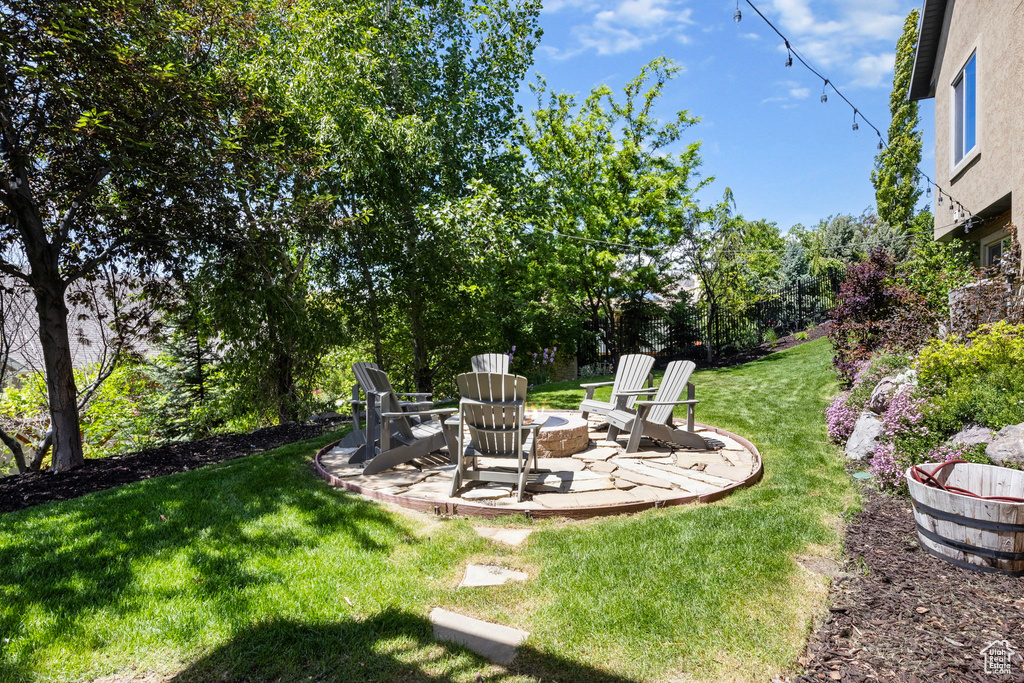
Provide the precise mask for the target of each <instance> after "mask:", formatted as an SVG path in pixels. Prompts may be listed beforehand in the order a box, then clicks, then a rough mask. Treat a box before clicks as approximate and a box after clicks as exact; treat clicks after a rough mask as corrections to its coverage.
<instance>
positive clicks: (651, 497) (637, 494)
mask: <svg viewBox="0 0 1024 683" xmlns="http://www.w3.org/2000/svg"><path fill="white" fill-rule="evenodd" d="M686 493H687V492H686V491H679V490H675V491H669V490H667V489H660V488H656V487H654V486H637V487H636V488H635V489H632V490H630V492H629V495H631V496H633V497H634V498H636V499H638V500H643V501H651V502H653V501H656V500H671V499H673V498H682V497H683V496H685V495H686Z"/></svg>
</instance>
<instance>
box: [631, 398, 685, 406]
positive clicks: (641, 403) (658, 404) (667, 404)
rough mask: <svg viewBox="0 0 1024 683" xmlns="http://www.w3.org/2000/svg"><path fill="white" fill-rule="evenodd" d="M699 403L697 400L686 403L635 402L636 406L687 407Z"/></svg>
mask: <svg viewBox="0 0 1024 683" xmlns="http://www.w3.org/2000/svg"><path fill="white" fill-rule="evenodd" d="M698 403H700V400H698V399H689V400H687V401H637V402H636V404H637V405H638V406H687V405H697V404H698Z"/></svg>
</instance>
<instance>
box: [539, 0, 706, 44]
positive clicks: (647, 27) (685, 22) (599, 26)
mask: <svg viewBox="0 0 1024 683" xmlns="http://www.w3.org/2000/svg"><path fill="white" fill-rule="evenodd" d="M552 2H553V4H554V5H555V9H552V10H550V11H557V10H558V9H561V8H562V7H565V6H569V3H574V4H573V6H575V7H585V9H586V11H587V13H593V14H592V16H591V17H589V20H588V21H587V22H586V23H581V24H578V25H576V26H574V27H573V28H572V35H573V37H574V38H575V39H576V42H577V46H576V47H574V48H567V49H565V50H561V51H560V52H559V55H560V56H559V58H565V57H566V56H573V55H576V54H579V53H580V52H583V51H593V52H596V53H597V54H599V55H617V54H622V53H623V52H631V51H633V50H639V49H640V48H642V47H643V46H644V45H647V44H649V43H653V42H655V41H657V40H660V39H662V38H665V37H668V36H671V37H673V38H675V40H677V41H678V42H680V43H683V44H686V43H688V42H689V41H690V38H689V36H688V35H687V34H686V33H685V29H687V28H688V27H689V26H691V25H692V24H693V23H694V22H693V19H692V18H691V16H692V14H693V10H692V9H690V8H686V7H679V6H678V5H679V3H678V2H677V1H676V0H618V1H617V2H616V3H615V5H614V6H613V7H612V8H611V9H602V10H600V11H595V9H596V8H595V7H593V6H591V5H587V6H585V5H584V4H583V0H552ZM545 9H548V8H545Z"/></svg>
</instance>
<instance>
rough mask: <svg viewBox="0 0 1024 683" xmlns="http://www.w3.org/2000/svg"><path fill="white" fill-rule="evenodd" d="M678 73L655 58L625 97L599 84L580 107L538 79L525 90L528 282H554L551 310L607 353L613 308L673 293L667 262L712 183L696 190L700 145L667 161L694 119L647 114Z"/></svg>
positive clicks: (614, 346) (613, 342)
mask: <svg viewBox="0 0 1024 683" xmlns="http://www.w3.org/2000/svg"><path fill="white" fill-rule="evenodd" d="M678 71H679V69H678V67H676V66H675V65H674V64H673V63H672V62H671V61H670V60H668V59H665V58H660V59H656V60H654V61H653V62H651V63H649V64H647V65H646V66H644V67H643V69H642V70H641V72H640V74H639V75H638V76H637V77H636V78H634V79H632V80H631V81H629V83H628V84H627V85H626V87H625V89H624V92H623V95H624V97H623V98H621V99H619V98H616V97H615V95H614V93H613V92H612V90H611V89H610V88H608V87H607V86H604V85H602V86H599V87H597V88H594V89H593V90H592V91H591V93H590V95H589V96H588V97H587V98H586V99H585V100H584V101H583V102H582V103H579V104H578V103H577V100H576V97H575V96H573V95H569V94H565V93H552V92H550V91H548V89H547V86H546V84H545V83H544V81H543V80H539V81H538V82H537V83H535V84H533V85H532V88H533V91H534V92H535V93H536V95H537V104H538V108H537V110H536V111H534V112H533V114H532V119H531V120H530V121H525V122H523V124H522V129H521V131H520V136H519V141H520V144H521V145H522V147H523V149H524V150H525V152H526V154H527V155H528V160H529V163H530V164H531V166H532V168H533V169H534V170H535V172H536V178H537V180H536V183H535V185H534V186H533V187H532V191H533V192H534V196H533V197H532V205H533V207H534V210H535V211H534V213H532V214H531V215H529V216H528V219H529V220H530V222H531V224H532V225H533V226H535V231H536V232H535V235H536V241H535V242H534V244H535V245H536V250H535V252H534V255H535V262H534V263H535V266H536V270H535V277H537V278H539V279H541V280H542V281H545V282H548V283H551V285H552V286H553V287H554V292H553V295H554V297H555V299H556V302H557V305H558V306H559V307H561V308H562V309H563V310H567V311H571V312H573V313H574V314H575V315H576V316H578V317H582V318H583V319H586V320H588V321H589V322H590V325H591V329H592V330H594V331H595V332H596V333H597V334H599V335H600V337H601V339H602V340H603V342H604V344H605V345H606V346H607V347H608V348H609V349H610V350H611V351H612V352H613V353H616V352H618V351H619V349H618V340H617V339H616V337H615V335H614V334H613V328H612V321H613V320H614V318H615V311H616V308H617V307H618V306H620V305H621V304H622V303H624V302H626V301H633V302H637V301H642V300H643V299H644V298H645V297H646V296H647V295H649V294H659V295H664V294H670V291H671V286H672V285H673V284H674V281H675V280H676V279H677V275H675V276H674V275H673V274H672V271H671V270H670V269H669V268H666V259H667V258H668V257H669V256H670V252H671V250H672V249H673V248H674V247H677V246H678V245H680V244H681V242H682V240H683V238H684V236H685V234H686V230H687V225H688V224H689V223H690V222H691V219H692V215H693V214H694V212H695V211H696V210H697V205H696V202H695V201H694V198H693V196H694V193H695V192H696V191H697V190H699V189H700V188H702V187H704V185H705V184H707V183H708V182H710V179H704V180H700V181H697V182H693V176H694V172H695V170H696V168H697V167H698V166H699V164H700V156H699V149H700V143H699V142H693V143H689V144H687V145H686V146H685V147H684V149H683V151H682V152H680V153H679V154H675V155H673V154H669V153H666V149H667V148H669V147H670V146H672V145H674V144H675V143H677V142H678V141H679V140H680V139H681V137H682V134H683V132H684V131H685V130H686V129H687V128H689V127H690V126H692V125H693V124H694V123H696V122H697V120H698V119H696V118H694V117H693V116H691V115H690V114H689V112H687V111H680V112H678V113H676V115H675V117H674V119H673V120H672V121H671V122H670V123H667V124H664V125H662V124H660V123H659V121H658V119H657V118H656V117H655V115H654V113H653V110H654V108H655V106H656V105H657V103H658V100H659V98H660V97H661V95H662V94H663V92H664V89H665V86H666V84H667V83H668V81H669V80H670V79H671V78H673V77H674V76H675V75H676V74H677V73H678ZM553 233H554V234H557V235H558V236H559V237H558V238H552V234H553ZM571 238H581V239H571ZM617 244H630V245H635V246H634V247H629V248H622V247H618V246H615V245H617Z"/></svg>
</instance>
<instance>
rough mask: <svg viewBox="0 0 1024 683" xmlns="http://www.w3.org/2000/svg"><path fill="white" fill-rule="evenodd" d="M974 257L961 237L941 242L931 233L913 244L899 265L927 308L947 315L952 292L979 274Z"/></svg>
mask: <svg viewBox="0 0 1024 683" xmlns="http://www.w3.org/2000/svg"><path fill="white" fill-rule="evenodd" d="M971 261H972V259H971V250H970V247H969V246H968V245H966V244H964V242H963V241H962V240H951V241H949V242H938V241H936V240H934V239H932V236H931V233H928V234H927V235H925V236H923V237H922V239H920V240H919V241H918V242H917V243H916V244H914V247H913V250H912V251H911V256H910V258H909V259H908V260H907V261H905V262H904V263H903V264H901V265H900V267H899V276H900V280H901V281H902V282H903V283H904V284H905V285H906V287H907V288H908V289H909V290H910V291H912V292H914V293H915V294H917V295H918V296H920V297H922V298H923V299H924V304H925V306H926V307H927V308H928V310H930V311H932V312H934V314H935V315H936V316H937V317H939V318H945V317H946V316H947V315H948V314H949V292H950V291H951V290H953V289H956V288H958V287H963V286H964V285H966V284H968V283H970V282H973V281H974V280H975V279H976V278H977V272H976V271H975V270H974V266H973V265H972V263H971Z"/></svg>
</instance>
